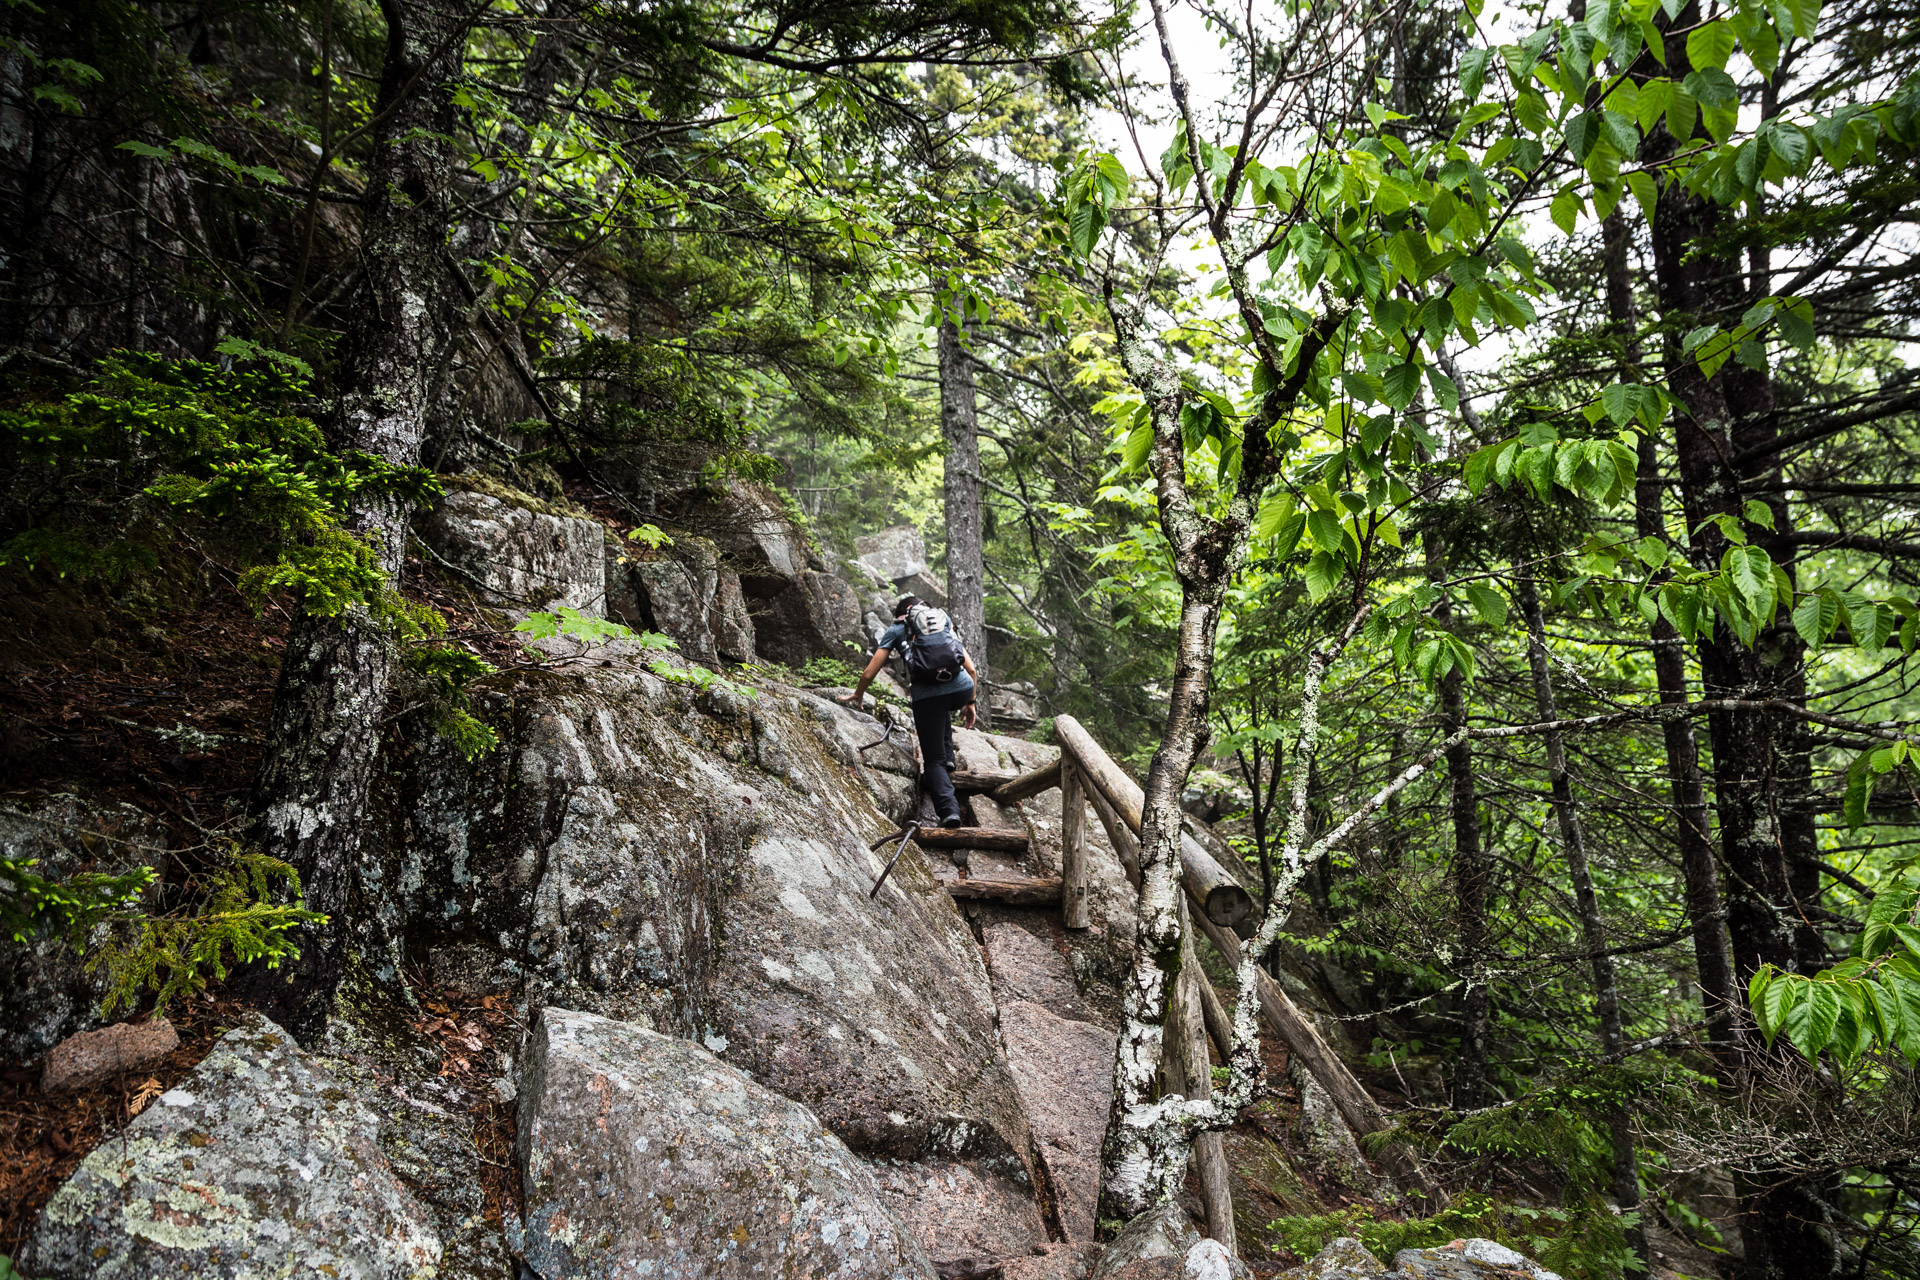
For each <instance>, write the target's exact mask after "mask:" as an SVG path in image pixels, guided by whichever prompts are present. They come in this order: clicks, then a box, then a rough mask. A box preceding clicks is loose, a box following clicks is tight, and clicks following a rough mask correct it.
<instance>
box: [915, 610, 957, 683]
mask: <svg viewBox="0 0 1920 1280" xmlns="http://www.w3.org/2000/svg"><path fill="white" fill-rule="evenodd" d="M905 656H906V660H907V670H908V672H910V673H911V674H912V676H913V678H914V680H915V681H917V682H919V683H921V684H945V683H946V682H947V681H949V680H951V679H953V678H954V677H955V676H957V675H959V674H960V672H961V671H963V670H964V669H965V667H964V665H963V664H964V660H965V658H966V656H967V651H966V650H965V649H964V648H963V647H962V646H961V644H960V637H959V636H958V635H957V634H956V633H955V632H954V629H953V619H952V618H949V617H948V616H947V611H946V610H945V609H936V608H934V607H933V606H932V605H930V604H917V605H915V606H913V608H912V609H910V610H908V611H907V652H906V655H905Z"/></svg>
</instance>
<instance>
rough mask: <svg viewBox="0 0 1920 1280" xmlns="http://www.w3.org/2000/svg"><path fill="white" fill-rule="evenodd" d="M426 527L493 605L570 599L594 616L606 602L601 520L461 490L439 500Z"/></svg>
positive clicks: (433, 543)
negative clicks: (541, 509)
mask: <svg viewBox="0 0 1920 1280" xmlns="http://www.w3.org/2000/svg"><path fill="white" fill-rule="evenodd" d="M420 532H421V534H422V536H423V537H424V539H425V540H426V542H427V544H428V545H429V546H430V547H432V548H433V550H434V552H435V553H436V554H437V555H438V556H439V557H440V559H441V561H442V562H443V563H444V565H446V566H448V567H449V568H450V569H451V571H452V573H453V574H454V576H455V577H456V578H457V579H458V580H460V581H462V582H463V584H464V585H466V586H468V587H471V588H473V589H474V590H475V591H477V592H478V593H479V594H480V596H481V598H482V599H483V600H485V601H487V602H488V603H489V604H497V605H504V606H506V607H509V608H516V609H555V608H559V607H560V606H562V605H565V606H568V607H570V608H574V609H578V610H580V611H581V612H582V613H587V614H592V615H593V616H595V617H598V616H600V615H601V613H602V611H603V609H604V605H605V599H606V589H607V571H606V548H605V540H606V534H605V530H604V529H603V528H602V526H601V525H600V524H599V523H598V522H597V521H593V520H588V519H585V518H584V517H581V516H570V515H559V514H553V513H550V512H545V511H534V510H530V509H528V508H527V507H523V506H517V505H515V504H514V503H511V502H508V501H505V500H504V499H501V498H499V497H496V496H494V495H493V494H491V493H481V492H477V491H473V490H465V489H459V490H455V491H454V492H452V493H449V494H448V495H447V496H446V497H444V498H442V499H441V500H440V503H439V505H438V506H436V507H435V508H434V509H433V511H432V512H431V513H430V514H429V515H428V516H427V517H426V519H425V520H423V521H422V522H421V525H420Z"/></svg>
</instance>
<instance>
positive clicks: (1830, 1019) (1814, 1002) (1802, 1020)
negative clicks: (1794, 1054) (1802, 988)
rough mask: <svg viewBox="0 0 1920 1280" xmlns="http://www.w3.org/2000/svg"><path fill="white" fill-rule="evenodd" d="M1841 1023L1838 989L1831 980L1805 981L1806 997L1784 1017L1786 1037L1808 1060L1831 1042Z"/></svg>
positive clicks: (1815, 1056)
mask: <svg viewBox="0 0 1920 1280" xmlns="http://www.w3.org/2000/svg"><path fill="white" fill-rule="evenodd" d="M1839 1024H1840V993H1839V992H1838V991H1836V990H1834V988H1833V984H1832V983H1830V982H1810V983H1808V984H1807V994H1806V998H1805V999H1804V1000H1803V1001H1802V1002H1800V1004H1799V1005H1798V1007H1797V1008H1796V1009H1795V1011H1794V1015H1792V1016H1789V1018H1788V1020H1787V1026H1786V1032H1787V1039H1788V1040H1790V1041H1791V1042H1792V1043H1793V1047H1794V1048H1796V1049H1798V1050H1799V1051H1800V1052H1801V1053H1802V1054H1803V1055H1805V1057H1806V1058H1807V1059H1808V1060H1809V1061H1811V1060H1813V1059H1814V1058H1817V1057H1819V1056H1820V1052H1821V1050H1823V1049H1825V1048H1826V1047H1827V1046H1828V1045H1830V1044H1832V1043H1833V1033H1834V1030H1835V1028H1837V1027H1838V1026H1839Z"/></svg>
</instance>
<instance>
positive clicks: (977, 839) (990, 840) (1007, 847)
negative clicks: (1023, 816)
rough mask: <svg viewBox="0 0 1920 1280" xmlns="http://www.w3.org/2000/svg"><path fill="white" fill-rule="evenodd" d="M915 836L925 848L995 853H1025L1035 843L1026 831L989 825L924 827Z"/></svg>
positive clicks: (917, 841)
mask: <svg viewBox="0 0 1920 1280" xmlns="http://www.w3.org/2000/svg"><path fill="white" fill-rule="evenodd" d="M913 838H914V841H915V842H916V843H918V844H919V845H920V846H921V847H922V848H924V849H990V850H992V851H993V852H995V853H1025V852H1026V851H1027V848H1028V846H1029V845H1031V844H1032V843H1033V840H1032V837H1030V836H1029V835H1028V834H1027V833H1026V832H1024V831H1000V830H995V829H992V828H988V827H922V828H921V829H920V830H919V831H916V832H915V833H914V836H913Z"/></svg>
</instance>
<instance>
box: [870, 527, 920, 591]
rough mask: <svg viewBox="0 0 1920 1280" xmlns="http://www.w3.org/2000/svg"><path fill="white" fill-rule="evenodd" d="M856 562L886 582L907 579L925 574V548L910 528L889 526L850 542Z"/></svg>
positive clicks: (915, 530) (917, 534)
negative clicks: (857, 559)
mask: <svg viewBox="0 0 1920 1280" xmlns="http://www.w3.org/2000/svg"><path fill="white" fill-rule="evenodd" d="M853 546H854V550H856V551H858V552H859V553H860V556H859V561H860V564H861V565H863V566H864V567H865V568H867V569H868V570H870V571H872V573H873V574H874V575H875V576H876V577H880V578H885V579H886V580H887V581H888V582H898V581H900V580H901V579H903V578H911V577H912V576H913V575H914V574H916V573H925V572H926V571H927V544H926V540H925V539H924V538H922V537H921V536H920V531H919V530H918V529H916V528H914V527H913V526H912V525H910V524H896V525H890V526H888V527H887V528H885V529H878V530H875V531H874V532H872V533H869V534H866V535H864V536H862V537H858V538H855V539H854V540H853Z"/></svg>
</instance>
